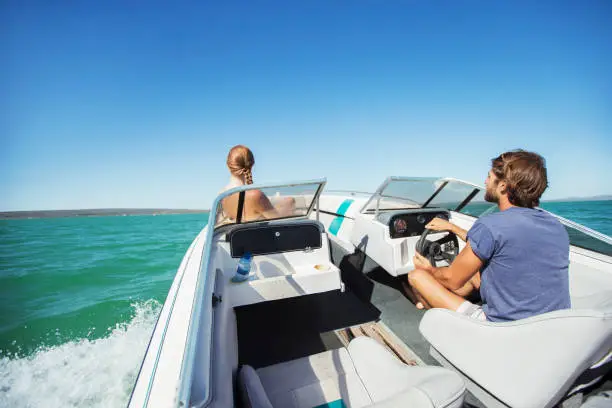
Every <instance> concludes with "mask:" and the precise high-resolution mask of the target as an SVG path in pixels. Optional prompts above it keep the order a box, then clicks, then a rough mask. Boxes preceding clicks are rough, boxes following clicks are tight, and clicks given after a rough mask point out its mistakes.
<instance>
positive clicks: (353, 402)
mask: <svg viewBox="0 0 612 408" xmlns="http://www.w3.org/2000/svg"><path fill="white" fill-rule="evenodd" d="M257 374H258V376H259V379H260V380H261V385H262V386H263V388H264V389H265V393H266V394H267V397H268V399H269V401H270V403H271V404H272V406H273V407H283V408H312V407H316V406H318V405H322V404H325V403H328V402H332V401H336V400H339V399H342V401H343V403H344V405H345V406H346V407H347V408H359V407H374V406H375V407H381V408H382V407H394V406H403V405H405V404H410V406H411V407H413V408H421V407H423V408H425V407H427V408H442V407H453V408H454V407H460V406H461V404H462V402H463V394H464V392H465V385H464V383H463V380H462V379H461V378H460V377H459V376H458V375H457V374H455V373H453V372H452V371H450V370H447V369H444V368H441V367H413V366H408V365H406V364H403V363H402V362H401V361H399V360H398V359H397V358H396V357H395V356H393V355H392V354H391V353H390V352H389V351H387V350H386V349H385V348H384V347H382V346H381V345H380V344H378V343H377V342H376V341H374V340H372V339H370V338H367V337H358V338H356V339H354V340H353V341H351V343H350V344H349V346H348V349H344V348H342V349H337V350H330V351H326V352H323V353H320V354H315V355H312V356H309V357H304V358H300V359H297V360H292V361H288V362H285V363H280V364H276V365H273V366H269V367H264V368H260V369H259V370H257ZM251 383H253V384H256V383H257V382H256V381H252V382H251ZM246 385H247V386H248V382H247V383H246ZM243 386H244V383H243ZM247 394H252V395H257V392H256V391H250V392H247ZM252 406H253V407H256V406H257V405H255V404H252Z"/></svg>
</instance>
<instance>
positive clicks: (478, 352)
mask: <svg viewBox="0 0 612 408" xmlns="http://www.w3.org/2000/svg"><path fill="white" fill-rule="evenodd" d="M420 330H421V332H422V333H423V335H424V336H425V338H426V339H427V340H428V341H429V342H430V344H431V345H432V346H433V347H434V348H435V349H436V351H437V352H439V353H440V354H441V355H442V356H443V357H444V358H445V359H446V360H448V361H449V362H450V363H451V364H452V365H453V366H454V367H456V368H457V369H458V370H460V371H461V372H462V373H463V374H464V375H466V376H467V377H469V378H470V379H471V380H473V381H474V382H475V383H477V384H479V385H480V387H482V388H483V389H485V390H486V391H487V392H489V393H490V394H492V395H494V396H495V397H496V398H498V399H499V400H501V401H502V402H504V403H505V404H507V405H509V406H512V407H515V408H521V407H534V406H538V407H549V406H552V405H554V404H556V403H557V402H558V401H559V400H561V399H562V398H563V397H564V396H565V395H566V394H567V392H569V391H570V388H571V387H572V384H573V383H574V382H575V381H576V379H577V378H578V377H579V376H580V375H581V374H582V373H583V372H584V371H585V370H587V369H589V368H590V367H591V366H593V365H594V364H596V363H597V362H598V361H601V360H602V359H603V358H604V357H605V356H606V354H607V353H608V352H609V351H610V349H612V313H609V312H602V311H596V310H586V309H585V310H573V309H568V310H561V311H556V312H550V313H545V314H542V315H539V316H534V317H531V318H528V319H523V320H518V321H514V322H508V323H491V322H481V321H477V320H475V319H470V318H468V317H466V316H462V315H459V314H457V313H455V312H451V311H448V310H442V309H433V310H430V311H428V312H427V313H426V314H425V316H424V317H423V319H422V320H421V324H420Z"/></svg>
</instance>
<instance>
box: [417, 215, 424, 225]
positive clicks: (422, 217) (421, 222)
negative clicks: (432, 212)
mask: <svg viewBox="0 0 612 408" xmlns="http://www.w3.org/2000/svg"><path fill="white" fill-rule="evenodd" d="M417 221H418V222H419V224H425V216H424V215H423V214H419V215H417Z"/></svg>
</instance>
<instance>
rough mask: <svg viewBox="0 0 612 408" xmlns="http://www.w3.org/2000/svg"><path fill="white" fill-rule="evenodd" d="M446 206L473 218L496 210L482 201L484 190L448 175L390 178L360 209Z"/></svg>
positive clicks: (389, 209) (367, 210) (370, 211)
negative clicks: (440, 176) (442, 176)
mask: <svg viewBox="0 0 612 408" xmlns="http://www.w3.org/2000/svg"><path fill="white" fill-rule="evenodd" d="M431 207H438V208H446V209H448V210H450V211H457V212H462V213H464V214H467V215H471V216H472V217H480V216H481V215H484V214H488V213H490V212H493V211H496V209H497V206H496V205H495V204H493V203H489V202H486V201H485V200H484V189H483V188H482V187H480V186H477V185H475V184H471V183H468V182H465V181H461V180H456V179H451V178H437V177H412V178H407V177H389V178H388V179H386V180H385V182H384V183H383V184H381V186H380V187H378V189H377V190H376V193H374V194H373V195H372V197H370V199H369V200H368V202H367V203H366V204H365V205H364V206H363V208H362V209H361V211H362V212H365V213H376V212H380V211H395V210H404V209H410V208H431Z"/></svg>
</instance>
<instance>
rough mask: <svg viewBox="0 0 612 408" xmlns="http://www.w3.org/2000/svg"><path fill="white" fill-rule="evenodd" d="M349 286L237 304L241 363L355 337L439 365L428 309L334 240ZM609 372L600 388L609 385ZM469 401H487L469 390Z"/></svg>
mask: <svg viewBox="0 0 612 408" xmlns="http://www.w3.org/2000/svg"><path fill="white" fill-rule="evenodd" d="M331 252H332V260H333V262H334V263H335V264H336V265H337V266H338V267H339V268H340V270H341V274H342V281H343V282H344V284H345V285H346V291H345V292H344V293H341V292H339V291H335V292H325V293H320V294H315V295H308V296H301V297H296V298H289V299H283V300H276V301H272V302H265V303H258V304H253V305H248V306H242V307H237V308H235V310H236V318H237V325H238V338H239V345H238V354H239V364H249V365H251V366H253V367H254V368H256V369H257V368H260V367H265V366H269V365H272V364H277V363H280V362H283V361H289V360H292V359H296V358H301V357H306V356H309V355H312V354H317V353H321V352H324V351H326V350H331V349H336V348H340V347H344V346H346V345H347V344H348V341H350V340H351V339H352V338H353V337H356V336H361V335H366V336H369V337H372V338H374V339H375V340H377V341H378V342H380V343H381V344H382V345H383V346H385V347H387V348H388V349H389V350H390V351H392V352H394V353H395V355H396V356H397V357H398V358H399V359H400V360H402V361H404V362H405V363H407V364H413V365H439V364H438V362H437V361H436V360H434V359H433V357H431V356H430V355H429V343H428V342H427V341H426V340H425V338H424V337H423V336H422V335H421V333H420V331H419V322H420V320H421V318H422V316H423V314H424V313H425V311H423V310H419V309H417V308H416V307H415V306H414V304H413V303H412V302H411V301H410V300H409V299H408V297H407V296H406V295H405V294H404V292H403V289H402V279H405V278H400V277H397V278H396V277H393V276H391V275H389V274H388V273H387V272H385V271H384V270H383V269H382V268H380V267H379V266H377V265H376V264H375V263H374V262H372V261H371V260H370V259H369V258H367V257H366V256H365V255H364V254H363V253H360V252H358V253H354V254H347V253H346V251H344V250H343V249H342V248H339V247H338V246H336V245H332V247H331ZM610 384H611V380H610V376H608V379H607V380H606V381H605V382H604V383H603V384H599V385H598V386H597V387H596V388H594V389H591V390H589V392H588V393H587V395H592V394H595V393H597V392H598V391H600V390H606V389H610ZM464 406H465V407H478V408H480V407H484V405H483V404H482V403H481V402H480V401H479V400H477V399H476V398H475V397H474V396H473V395H471V394H470V393H468V394H467V395H466V400H465V404H464Z"/></svg>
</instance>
